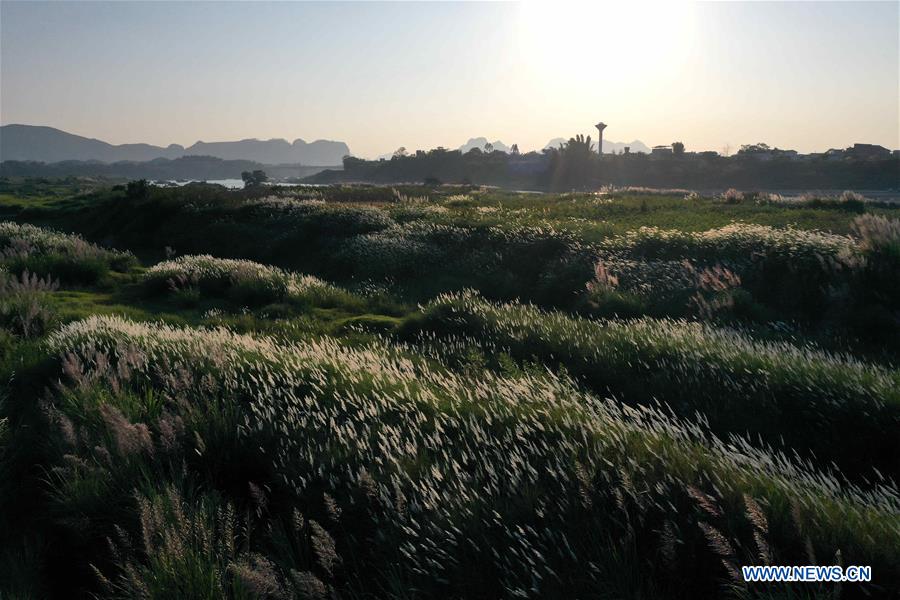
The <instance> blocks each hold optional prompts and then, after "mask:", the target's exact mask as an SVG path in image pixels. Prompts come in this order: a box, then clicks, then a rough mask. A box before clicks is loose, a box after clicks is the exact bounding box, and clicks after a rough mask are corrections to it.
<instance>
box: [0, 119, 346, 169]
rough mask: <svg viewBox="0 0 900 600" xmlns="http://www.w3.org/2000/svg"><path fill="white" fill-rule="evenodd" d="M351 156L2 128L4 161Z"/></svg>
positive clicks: (302, 146) (276, 160) (337, 151)
mask: <svg viewBox="0 0 900 600" xmlns="http://www.w3.org/2000/svg"><path fill="white" fill-rule="evenodd" d="M348 154H350V149H349V148H348V147H347V144H345V143H344V142H335V141H329V140H316V141H314V142H305V141H303V140H301V139H297V140H294V141H293V143H290V142H288V141H287V140H284V139H271V140H257V139H246V140H240V141H232V142H202V141H198V142H196V143H195V144H193V145H191V146H189V147H187V148H185V147H184V146H180V145H178V144H170V145H169V146H167V147H165V148H164V147H162V146H154V145H151V144H120V145H114V144H110V143H108V142H104V141H102V140H98V139H94V138H87V137H84V136H80V135H75V134H72V133H68V132H65V131H62V130H60V129H56V128H53V127H43V126H37V125H4V126H2V127H0V160H18V161H41V162H48V163H51V162H60V161H65V160H79V161H91V160H96V161H100V162H105V163H113V162H119V161H136V162H141V161H149V160H154V159H157V158H167V159H176V158H181V157H183V156H214V157H216V158H221V159H224V160H248V161H253V162H258V163H263V164H286V163H289V164H298V163H299V164H303V165H309V166H331V165H338V164H340V163H341V159H342V158H343V157H344V156H346V155H348Z"/></svg>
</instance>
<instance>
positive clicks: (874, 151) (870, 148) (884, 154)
mask: <svg viewBox="0 0 900 600" xmlns="http://www.w3.org/2000/svg"><path fill="white" fill-rule="evenodd" d="M845 154H846V155H847V156H849V157H850V158H854V159H856V160H884V159H886V158H890V157H891V151H890V150H888V149H887V148H885V147H884V146H879V145H877V144H853V147H852V148H847V151H846V152H845Z"/></svg>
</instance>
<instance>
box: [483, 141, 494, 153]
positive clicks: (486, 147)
mask: <svg viewBox="0 0 900 600" xmlns="http://www.w3.org/2000/svg"><path fill="white" fill-rule="evenodd" d="M493 151H494V145H493V144H492V143H490V142H488V143H486V144H485V145H484V153H485V154H490V153H491V152H493Z"/></svg>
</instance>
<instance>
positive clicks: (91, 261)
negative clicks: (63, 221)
mask: <svg viewBox="0 0 900 600" xmlns="http://www.w3.org/2000/svg"><path fill="white" fill-rule="evenodd" d="M136 263H137V261H136V260H135V258H134V256H133V255H132V254H130V253H127V252H118V251H115V250H107V249H104V248H100V247H99V246H96V245H95V244H90V243H88V242H86V241H84V240H83V239H82V238H80V237H78V236H76V235H69V234H64V233H58V232H55V231H52V230H50V229H42V228H40V227H35V226H33V225H24V224H23V225H20V224H17V223H11V222H0V265H2V266H5V267H6V268H7V269H8V270H9V271H10V272H13V273H22V272H24V271H29V272H31V273H36V274H38V275H40V276H42V277H54V278H57V279H59V280H61V281H64V282H70V283H94V282H96V281H98V280H99V279H101V278H102V277H103V276H104V275H105V274H106V273H107V271H109V270H110V269H113V270H116V271H126V270H128V269H129V268H131V267H132V266H133V265H135V264H136Z"/></svg>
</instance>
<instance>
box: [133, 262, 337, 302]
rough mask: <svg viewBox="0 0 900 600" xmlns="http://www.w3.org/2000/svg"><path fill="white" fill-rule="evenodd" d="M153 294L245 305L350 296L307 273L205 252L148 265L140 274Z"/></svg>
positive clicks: (320, 300)
mask: <svg viewBox="0 0 900 600" xmlns="http://www.w3.org/2000/svg"><path fill="white" fill-rule="evenodd" d="M144 282H145V285H146V287H147V289H148V290H150V291H151V292H153V293H162V292H175V293H178V294H179V295H180V296H181V297H185V296H186V295H187V296H188V297H192V298H195V300H194V301H196V299H199V296H198V295H197V294H196V293H194V292H192V291H191V290H193V289H194V288H196V289H197V291H198V292H199V293H202V294H205V295H210V296H225V297H228V298H231V299H232V300H234V301H236V302H238V303H241V304H248V305H264V304H270V303H273V302H280V301H293V302H303V301H315V302H316V303H319V304H329V303H330V304H337V303H341V302H348V301H350V300H351V299H352V297H351V296H350V294H348V293H347V292H345V291H343V290H341V289H339V288H336V287H334V286H332V285H330V284H328V283H325V282H324V281H322V280H320V279H318V278H316V277H312V276H310V275H298V274H296V273H292V272H290V271H285V270H282V269H279V268H277V267H270V266H267V265H263V264H260V263H256V262H253V261H249V260H235V259H223V258H215V257H213V256H209V255H200V256H182V257H179V258H175V259H172V260H167V261H163V262H161V263H158V264H156V265H154V266H152V267H150V268H149V269H148V270H147V272H146V274H145V275H144Z"/></svg>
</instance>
